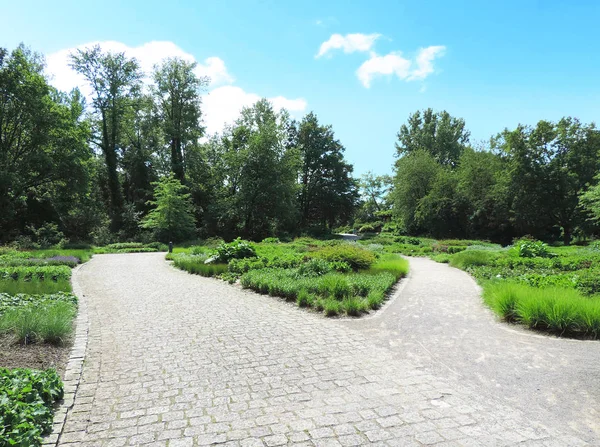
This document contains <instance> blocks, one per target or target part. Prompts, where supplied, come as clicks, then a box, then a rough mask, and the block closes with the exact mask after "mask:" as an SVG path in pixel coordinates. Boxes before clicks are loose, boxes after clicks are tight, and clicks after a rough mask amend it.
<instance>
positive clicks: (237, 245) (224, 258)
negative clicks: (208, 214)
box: [206, 237, 256, 264]
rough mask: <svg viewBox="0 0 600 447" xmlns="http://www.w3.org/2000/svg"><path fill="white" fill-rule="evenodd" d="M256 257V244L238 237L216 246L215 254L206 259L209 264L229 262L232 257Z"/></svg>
mask: <svg viewBox="0 0 600 447" xmlns="http://www.w3.org/2000/svg"><path fill="white" fill-rule="evenodd" d="M254 257H256V250H255V248H254V246H253V245H252V244H251V243H250V242H248V241H244V240H242V239H241V238H239V237H238V238H237V239H235V240H234V241H232V242H229V243H226V242H222V243H221V244H219V246H218V247H217V248H216V250H215V252H214V253H213V255H212V256H211V257H210V258H208V259H207V260H206V263H207V264H211V263H215V264H227V263H228V262H229V261H231V260H232V259H244V258H254Z"/></svg>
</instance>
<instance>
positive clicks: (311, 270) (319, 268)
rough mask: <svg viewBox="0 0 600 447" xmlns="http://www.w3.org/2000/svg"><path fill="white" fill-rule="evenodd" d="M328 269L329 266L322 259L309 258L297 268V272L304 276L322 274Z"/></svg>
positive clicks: (329, 269) (329, 268)
mask: <svg viewBox="0 0 600 447" xmlns="http://www.w3.org/2000/svg"><path fill="white" fill-rule="evenodd" d="M330 271H331V266H330V265H329V263H328V262H327V261H325V260H323V259H310V260H309V261H308V262H305V263H304V264H302V265H300V267H299V268H298V274H299V275H300V276H306V277H316V276H323V275H325V274H326V273H329V272H330Z"/></svg>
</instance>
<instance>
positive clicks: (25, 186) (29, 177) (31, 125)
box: [0, 46, 91, 240]
mask: <svg viewBox="0 0 600 447" xmlns="http://www.w3.org/2000/svg"><path fill="white" fill-rule="evenodd" d="M43 69H44V61H43V59H42V57H41V56H39V55H37V54H35V53H33V52H31V51H30V50H28V49H27V48H25V47H24V46H19V47H18V48H16V49H15V50H14V51H12V52H11V53H10V54H9V52H8V51H7V50H5V49H1V48H0V209H1V210H2V212H0V239H2V240H6V239H7V238H9V237H10V235H11V234H14V233H18V232H22V231H23V229H24V228H25V227H26V226H29V225H33V226H41V225H42V224H43V223H45V222H50V221H54V222H58V221H60V218H61V216H63V215H65V214H66V213H68V212H69V210H70V209H71V208H72V207H74V206H75V204H76V202H74V201H73V198H74V197H75V196H76V194H78V193H80V192H82V191H83V190H84V189H85V188H86V186H87V181H88V176H87V174H88V172H87V167H86V163H87V161H88V160H89V158H90V156H91V153H90V151H89V150H88V147H87V144H86V143H87V139H88V136H89V127H88V125H87V123H86V122H84V121H82V120H81V119H80V118H81V114H82V110H83V105H82V99H81V95H80V94H79V92H78V91H74V92H73V93H71V94H70V95H66V94H61V93H59V92H57V91H56V90H55V89H53V88H52V87H50V86H49V85H48V83H47V80H46V78H45V77H44V73H43Z"/></svg>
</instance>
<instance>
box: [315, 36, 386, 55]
mask: <svg viewBox="0 0 600 447" xmlns="http://www.w3.org/2000/svg"><path fill="white" fill-rule="evenodd" d="M380 36H381V35H380V34H361V33H355V34H346V35H345V36H342V35H341V34H332V35H331V37H330V38H329V40H327V41H325V42H323V43H322V44H321V47H320V48H319V52H318V53H317V55H316V56H315V57H317V58H318V57H321V56H324V55H325V54H327V53H328V52H329V51H331V50H339V49H341V50H343V51H344V53H354V52H357V51H360V52H365V51H369V50H370V49H371V48H372V47H373V45H374V44H375V41H376V40H377V39H378V38H379V37H380Z"/></svg>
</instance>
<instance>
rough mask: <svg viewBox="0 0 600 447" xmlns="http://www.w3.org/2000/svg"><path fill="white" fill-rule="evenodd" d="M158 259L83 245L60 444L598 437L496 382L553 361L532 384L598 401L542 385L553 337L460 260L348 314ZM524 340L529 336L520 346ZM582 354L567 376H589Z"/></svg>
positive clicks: (544, 442) (497, 441)
mask: <svg viewBox="0 0 600 447" xmlns="http://www.w3.org/2000/svg"><path fill="white" fill-rule="evenodd" d="M163 258H164V255H162V254H127V255H100V256H94V258H93V259H92V260H91V261H90V262H89V263H87V264H85V265H84V267H83V268H81V269H80V270H79V271H78V273H77V274H76V276H75V277H74V281H76V282H77V283H78V286H79V287H81V290H82V291H83V295H84V297H83V299H84V300H86V303H87V305H88V312H89V319H90V324H91V325H90V338H89V341H88V352H87V357H86V360H85V364H84V371H83V377H82V382H81V384H80V386H79V389H78V392H77V396H76V399H75V405H74V407H73V408H72V409H71V410H70V411H69V413H68V416H67V422H66V423H65V427H64V431H63V433H62V435H61V437H60V441H59V444H60V445H65V446H66V445H73V446H74V445H77V446H84V447H85V446H124V445H149V446H150V445H152V446H170V447H173V446H197V445H198V446H199V445H210V444H222V445H227V446H276V445H308V446H351V445H380V446H413V445H416V446H418V445H439V446H461V445H463V446H476V445H477V446H494V445H517V444H518V445H527V446H546V447H548V446H578V445H596V441H597V439H598V438H593V436H594V435H593V433H591V432H589V431H588V432H587V433H583V432H582V431H577V429H578V428H579V426H573V427H570V426H569V424H567V423H566V420H564V419H561V416H560V415H558V414H557V413H558V412H559V409H563V408H571V407H573V408H575V404H573V405H571V404H570V403H566V402H556V403H555V404H554V405H553V407H552V408H547V410H546V411H545V412H544V413H543V412H539V411H537V410H536V411H532V409H531V408H528V407H527V405H524V404H522V403H521V401H525V402H526V401H528V400H529V401H531V402H532V404H534V403H536V402H537V400H536V399H538V398H537V396H531V397H530V396H527V393H529V392H531V391H532V388H531V385H530V380H529V379H525V378H524V377H522V378H521V380H522V382H523V383H524V387H523V388H522V392H521V393H520V394H521V399H520V401H518V399H516V400H515V399H513V397H514V396H516V395H517V394H518V393H516V392H513V393H507V392H506V391H504V389H505V388H506V387H507V386H508V385H509V384H510V383H512V386H513V387H514V386H518V385H519V381H518V380H515V374H517V371H522V370H527V371H529V368H530V369H531V370H535V369H536V368H538V367H540V365H546V364H547V363H550V365H549V366H550V369H549V375H548V376H547V377H549V379H548V378H546V379H544V381H540V382H539V385H538V387H539V388H540V389H541V390H542V391H541V393H544V394H546V393H548V392H551V393H555V395H556V396H557V398H559V399H564V398H566V397H570V399H571V400H570V401H569V402H571V401H573V400H577V399H584V398H585V399H593V398H594V396H593V395H585V394H582V393H581V392H572V393H570V394H567V393H566V392H561V393H562V394H556V393H557V392H556V391H555V390H554V391H548V386H552V387H554V386H556V384H555V379H554V377H555V376H556V377H558V375H560V374H567V371H566V368H567V367H565V369H562V370H559V364H561V362H563V359H562V358H560V356H559V355H558V354H554V355H558V357H556V359H555V361H554V362H549V360H546V359H547V358H549V357H546V354H545V351H546V350H550V346H552V345H551V344H550V343H552V342H556V341H555V340H547V339H543V338H540V339H537V338H531V337H529V336H528V335H523V334H520V333H518V332H508V331H506V330H504V329H503V328H502V326H501V325H499V324H496V323H494V321H493V319H492V318H491V317H490V316H489V315H488V314H487V313H486V312H485V311H483V310H482V308H481V305H480V304H479V303H478V302H477V301H476V300H475V301H474V299H475V298H476V297H477V295H476V291H475V289H474V286H473V284H472V282H470V279H469V277H468V276H466V275H464V274H462V273H461V272H455V271H453V270H450V269H448V268H447V267H446V266H439V267H438V266H437V264H432V263H429V262H428V261H422V260H411V264H412V267H413V275H412V278H411V279H410V280H409V281H408V282H406V283H405V284H406V286H405V288H404V290H403V291H402V292H401V293H400V294H399V296H397V297H396V298H395V300H394V301H393V302H392V303H391V305H390V306H389V307H387V308H386V309H385V310H384V311H383V312H380V313H379V314H378V315H379V316H377V317H375V318H370V319H368V320H364V321H344V320H328V319H325V318H323V317H321V316H318V315H315V314H312V313H309V312H304V311H301V310H298V309H296V308H294V307H292V306H291V305H288V304H286V303H283V302H281V301H279V300H276V299H274V298H270V297H266V296H260V295H256V294H253V293H249V292H245V291H242V290H240V289H238V288H235V287H231V286H229V285H227V284H226V283H223V282H219V281H215V280H211V279H205V278H201V277H198V276H193V275H188V274H187V273H185V272H181V271H178V270H175V269H173V268H172V267H170V266H169V265H168V264H167V263H165V262H164V260H163ZM427 297H430V298H427ZM430 299H431V303H430V301H429V300H430ZM461 300H462V301H461ZM454 301H456V304H454V305H453V304H452V302H454ZM478 318H479V319H481V321H480V320H478ZM457 322H458V323H460V324H459V325H458V326H455V324H456V323H457ZM486 331H488V332H489V334H488V335H486V336H485V339H484V337H483V335H482V334H486V333H487V332H486ZM494 334H498V335H497V336H498V337H500V338H499V339H498V341H497V342H492V341H493V339H494V337H495V335H494ZM435 340H437V341H435ZM486 340H487V341H486ZM527 343H529V345H527ZM556 343H562V342H561V341H558V342H556ZM571 343H572V345H569V346H573V347H574V348H573V349H572V352H571V357H569V358H573V356H575V355H576V354H575V353H576V349H579V346H587V347H588V348H587V349H588V357H589V358H588V362H587V363H585V365H591V361H592V358H595V359H596V360H597V359H598V356H597V354H598V345H595V344H591V343H590V344H586V345H584V344H581V345H580V344H576V343H575V342H571ZM471 344H472V345H475V347H474V348H473V350H472V348H466V347H465V346H466V345H471ZM519 344H525V345H526V346H532V347H531V348H528V349H526V350H524V351H523V353H524V354H526V355H521V354H519V353H518V351H519V349H518V347H515V346H517V345H519ZM432 345H439V346H437V347H436V348H435V349H433V348H432ZM535 346H537V348H535ZM556 346H558V344H557V345H556ZM575 347H577V348H575ZM449 348H451V349H449ZM432 349H433V350H432ZM523 349H524V348H523ZM581 349H583V348H581ZM443 351H460V352H456V353H455V355H454V356H452V355H450V354H449V353H448V352H446V357H442V356H441V352H443ZM502 351H508V352H509V353H510V354H504V355H502ZM538 351H540V352H538ZM474 352H475V353H477V354H478V355H477V356H475V355H474V354H473V353H474ZM557 352H558V351H557ZM561 352H562V351H561ZM513 353H514V354H513ZM534 353H537V354H536V355H533V354H534ZM479 355H483V357H482V358H480V356H479ZM501 357H502V358H505V360H502V363H501V362H500V360H497V361H496V363H494V362H493V361H492V360H491V359H496V358H498V359H499V358H501ZM530 357H531V358H530ZM488 359H490V360H488ZM520 363H524V364H525V363H526V364H527V365H526V366H525V365H520ZM441 365H446V366H441ZM481 365H487V366H481ZM507 365H508V366H507ZM577 366H578V365H571V368H570V369H569V372H570V373H571V374H574V375H569V376H567V377H565V376H563V379H564V380H563V381H564V382H565V383H567V382H569V384H568V386H569V387H571V389H574V387H576V386H579V385H581V386H583V384H584V383H585V384H586V386H588V387H589V386H593V383H590V382H589V381H586V377H587V376H586V375H585V374H576V370H577V369H578V368H577ZM467 368H470V369H471V371H472V372H470V371H469V370H468V369H467ZM495 368H498V369H495ZM579 369H585V366H584V364H583V363H580V365H579ZM480 376H481V377H480ZM538 376H539V377H541V374H540V373H537V372H536V376H535V377H538ZM510 377H512V379H510ZM534 380H535V379H534ZM494 381H496V382H497V383H498V384H500V387H499V388H498V391H497V392H494V391H492V389H491V385H490V383H493V382H494ZM505 383H506V385H505ZM547 384H549V385H547ZM563 385H564V384H563ZM494 386H495V385H494ZM565 386H566V385H565ZM561 389H562V388H561ZM539 393H540V392H538V394H539ZM565 396H566V397H565ZM582 396H583V397H582ZM513 400H514V401H513ZM581 402H582V403H581V405H584V404H583V401H581ZM585 402H586V403H585V405H587V402H588V401H585ZM536 405H537V404H536ZM590 411H591V410H590ZM589 414H590V415H591V414H593V413H589ZM573 416H575V415H573ZM561 420H562V422H561ZM536 421H542V422H543V423H540V422H536ZM569 421H570V418H569ZM584 435H585V436H584ZM594 439H595V440H596V441H594Z"/></svg>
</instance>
